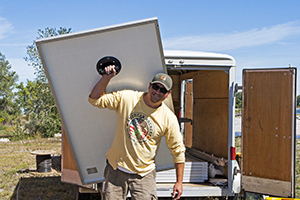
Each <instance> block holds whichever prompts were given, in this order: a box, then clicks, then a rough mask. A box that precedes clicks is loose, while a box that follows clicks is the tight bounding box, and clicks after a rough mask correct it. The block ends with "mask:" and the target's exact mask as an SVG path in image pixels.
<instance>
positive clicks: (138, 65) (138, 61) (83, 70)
mask: <svg viewBox="0 0 300 200" xmlns="http://www.w3.org/2000/svg"><path fill="white" fill-rule="evenodd" d="M36 44H37V47H38V50H39V53H40V56H41V59H42V62H43V65H44V68H45V71H46V74H47V77H48V80H49V82H50V85H51V89H52V92H53V95H54V97H55V100H56V103H57V106H58V108H59V112H60V115H61V119H62V122H63V126H64V129H65V132H66V135H67V138H68V141H69V143H70V147H71V150H72V153H73V157H74V160H75V162H76V166H77V169H78V172H79V174H80V177H81V180H82V183H83V184H87V183H92V182H100V181H103V180H104V177H103V170H104V167H105V165H106V158H105V153H106V151H107V150H108V148H109V147H110V144H111V143H112V140H113V137H114V132H115V128H116V121H117V115H116V113H115V112H114V111H110V110H108V109H97V108H95V107H93V106H92V105H90V104H89V102H88V100H87V99H88V95H89V94H90V92H91V90H92V88H93V87H94V85H95V84H96V83H97V82H98V80H99V79H100V75H99V74H98V72H97V71H96V64H97V62H98V60H99V59H100V58H102V57H104V56H114V57H116V58H118V59H119V60H120V62H121V64H122V70H121V72H120V73H119V74H118V75H117V76H116V77H114V78H113V79H112V80H111V82H110V83H109V85H108V87H107V91H114V90H121V89H134V90H141V91H147V88H148V85H149V82H150V81H151V79H152V77H153V76H154V75H155V74H156V73H158V72H166V68H165V66H164V58H163V52H162V45H161V39H160V34H159V28H158V22H157V19H156V18H152V19H146V20H142V21H136V22H131V23H126V24H121V25H116V26H110V27H104V28H99V29H93V30H89V31H84V32H78V33H72V34H67V35H61V36H56V37H51V38H44V39H39V40H37V41H36ZM156 160H157V168H158V170H163V169H166V168H170V167H173V158H172V156H171V154H170V151H169V150H168V149H167V145H166V144H165V140H163V142H162V145H161V146H160V151H159V153H158V156H157V157H156Z"/></svg>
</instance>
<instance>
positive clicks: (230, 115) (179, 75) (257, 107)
mask: <svg viewBox="0 0 300 200" xmlns="http://www.w3.org/2000/svg"><path fill="white" fill-rule="evenodd" d="M131 40H132V41H131ZM36 42H37V46H38V49H39V53H40V55H41V59H42V62H43V65H44V67H45V71H46V74H47V77H48V79H49V82H50V86H51V89H52V92H53V95H54V98H55V100H56V103H57V107H58V109H59V113H60V116H61V119H62V122H63V140H62V181H63V182H66V183H72V184H76V185H78V186H79V188H80V191H81V192H84V191H88V192H90V191H95V190H99V189H101V187H100V188H99V187H98V185H97V184H96V183H101V182H102V181H103V180H104V178H103V176H102V174H103V173H102V171H103V168H104V166H105V152H106V150H107V148H108V147H109V144H110V143H111V141H112V136H109V137H108V136H107V132H112V133H113V132H114V128H113V129H112V130H109V129H108V128H109V127H110V128H111V127H114V123H115V122H114V121H115V120H114V119H115V118H116V116H115V114H112V113H111V112H109V111H95V110H96V109H94V108H91V107H90V105H89V104H88V102H87V96H88V94H89V92H90V91H91V89H92V87H93V86H94V84H95V83H96V81H97V80H99V75H98V74H97V73H95V72H96V70H95V66H94V65H95V64H96V63H97V61H98V59H99V58H101V57H102V56H106V55H112V56H114V57H117V58H118V59H119V60H120V61H121V63H122V64H123V65H122V71H121V72H120V74H119V75H117V76H116V77H115V78H114V79H113V80H112V82H111V84H110V85H109V87H108V90H116V89H122V88H123V87H127V88H131V89H139V90H146V88H147V83H146V82H147V81H145V80H150V79H151V78H152V76H153V75H154V74H155V73H157V72H159V71H164V72H167V73H168V74H169V75H170V76H171V77H172V79H173V82H174V86H173V89H172V98H170V99H168V102H167V103H168V104H169V106H170V108H171V109H174V112H175V114H176V115H177V116H178V119H179V122H180V123H181V125H182V126H181V130H182V133H183V134H184V142H185V145H186V148H187V153H186V154H187V162H190V163H189V164H187V165H186V166H187V168H185V176H186V177H185V178H186V179H185V181H184V183H183V194H182V197H186V198H188V197H207V196H210V197H212V196H215V197H230V198H234V197H235V196H236V195H238V194H240V193H241V192H242V191H249V192H255V193H260V194H267V195H271V196H272V195H273V196H282V197H294V196H295V115H296V112H295V111H296V76H297V74H296V68H280V69H279V68H276V69H255V70H254V69H244V70H243V84H242V87H241V89H242V92H243V109H242V124H243V126H242V145H241V146H242V147H241V149H242V150H241V155H242V159H241V162H240V163H238V162H237V160H236V144H235V139H236V137H235V131H234V130H235V129H234V118H235V93H236V92H237V90H238V88H240V87H238V85H237V83H236V81H235V74H236V63H235V60H234V58H233V57H232V56H229V55H225V54H217V53H206V52H192V51H167V50H165V51H163V50H162V45H161V43H160V35H159V30H158V24H157V20H156V19H148V20H143V21H138V22H134V23H127V24H123V25H117V26H111V27H106V28H101V29H97V30H91V31H85V32H81V33H75V34H68V35H64V36H59V37H54V38H46V39H40V40H37V41H36ZM134 48H137V49H134ZM153 63H154V64H153ZM157 66H161V67H162V68H159V67H158V68H157ZM132 74H134V75H135V76H132ZM144 83H146V85H143V84H144ZM70 97H71V98H70ZM98 110H100V109H98ZM100 112H102V113H100ZM95 119H96V121H95ZM108 125H109V126H108ZM111 135H113V134H111ZM165 146H166V145H164V144H163V145H162V146H161V148H160V154H159V155H158V158H157V163H158V167H157V171H160V172H158V174H159V175H158V176H161V175H160V174H162V176H164V177H165V176H166V177H167V178H162V179H157V194H158V196H159V197H170V196H171V192H172V187H173V183H172V180H171V178H170V175H166V174H165V173H161V172H166V171H167V169H170V168H172V167H173V166H172V163H171V162H172V159H169V158H170V153H169V152H168V151H167V150H166V147H165ZM195 163H200V164H201V163H202V164H203V165H201V166H202V167H201V169H200V171H201V173H203V172H204V176H203V177H204V178H203V179H201V180H199V179H196V178H195V177H194V176H197V174H196V175H195V173H194V171H193V170H199V168H197V167H196V164H195ZM200 164H199V166H200ZM213 170H219V171H220V172H222V173H221V174H219V175H218V176H216V177H215V176H210V173H211V172H212V171H213ZM170 174H172V172H170ZM168 176H169V178H170V179H169V178H168ZM171 176H172V175H171ZM164 179H166V181H164Z"/></svg>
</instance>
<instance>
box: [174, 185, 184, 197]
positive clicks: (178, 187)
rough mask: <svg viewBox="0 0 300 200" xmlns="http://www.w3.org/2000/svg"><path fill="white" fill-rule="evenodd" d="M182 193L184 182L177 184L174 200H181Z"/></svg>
mask: <svg viewBox="0 0 300 200" xmlns="http://www.w3.org/2000/svg"><path fill="white" fill-rule="evenodd" d="M182 191H183V190H182V182H176V183H175V185H174V187H173V194H172V199H180V197H181V195H182Z"/></svg>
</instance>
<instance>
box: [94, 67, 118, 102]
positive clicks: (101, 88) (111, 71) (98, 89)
mask: <svg viewBox="0 0 300 200" xmlns="http://www.w3.org/2000/svg"><path fill="white" fill-rule="evenodd" d="M104 70H105V72H106V73H105V74H103V76H102V77H101V79H100V80H99V81H98V83H97V84H96V85H95V86H94V88H93V90H92V92H91V94H90V95H89V97H90V98H92V99H98V98H100V97H101V96H102V95H104V94H105V89H106V86H107V84H108V83H109V81H110V79H111V78H112V77H114V76H115V75H116V74H117V72H116V70H115V65H109V66H107V67H105V68H104Z"/></svg>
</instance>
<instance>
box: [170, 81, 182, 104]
mask: <svg viewBox="0 0 300 200" xmlns="http://www.w3.org/2000/svg"><path fill="white" fill-rule="evenodd" d="M170 77H171V78H172V80H173V87H172V98H173V101H180V90H181V89H180V88H181V87H180V79H179V75H170Z"/></svg>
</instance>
